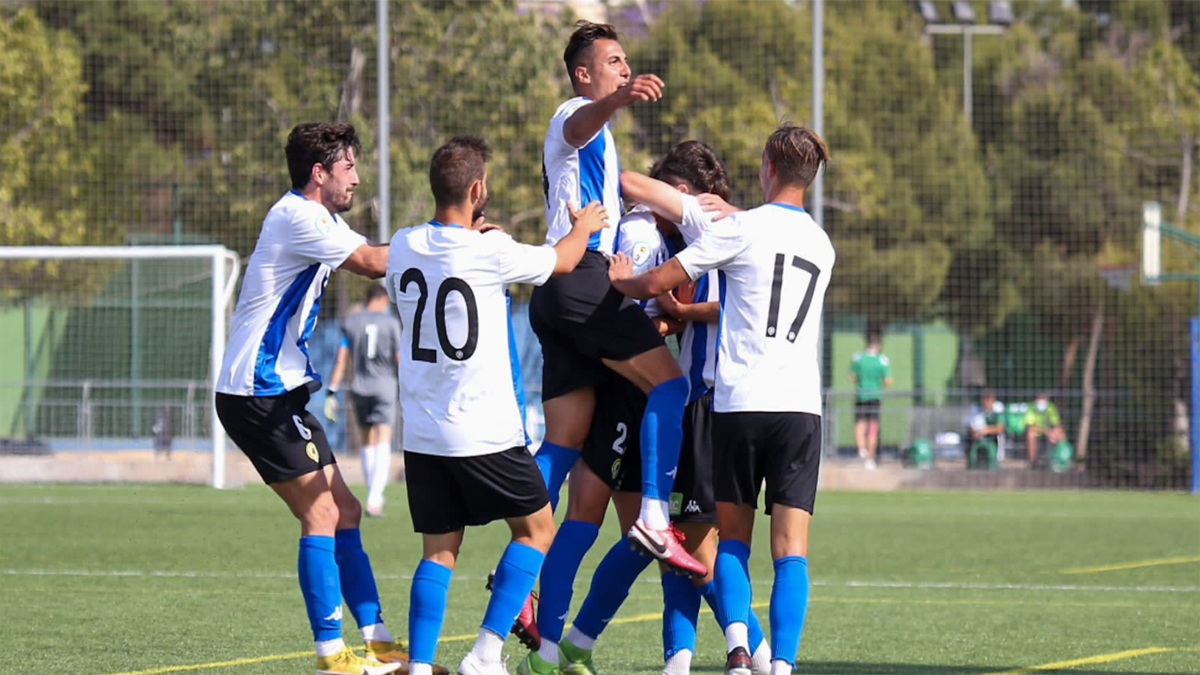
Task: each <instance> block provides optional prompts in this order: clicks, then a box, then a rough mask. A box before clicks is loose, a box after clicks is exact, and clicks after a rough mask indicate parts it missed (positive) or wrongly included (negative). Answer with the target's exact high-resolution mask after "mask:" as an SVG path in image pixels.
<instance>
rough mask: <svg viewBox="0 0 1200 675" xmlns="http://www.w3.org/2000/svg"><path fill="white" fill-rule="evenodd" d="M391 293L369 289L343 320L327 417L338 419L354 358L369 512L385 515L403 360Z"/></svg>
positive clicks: (355, 401)
mask: <svg viewBox="0 0 1200 675" xmlns="http://www.w3.org/2000/svg"><path fill="white" fill-rule="evenodd" d="M388 307H389V303H388V294H387V290H386V289H385V288H384V287H383V286H378V285H375V284H372V285H371V287H370V288H368V289H367V297H366V305H365V306H364V307H363V309H362V310H361V311H358V312H355V313H354V314H351V315H350V316H348V317H346V318H345V319H344V320H343V321H342V342H341V344H340V345H338V350H337V358H336V359H335V360H334V363H333V372H332V373H330V375H329V390H328V393H327V395H326V396H325V417H326V418H327V419H329V421H331V422H335V421H337V409H338V405H337V396H336V394H337V391H338V387H340V386H341V384H342V378H343V376H344V374H345V372H346V364H347V362H348V361H350V360H351V359H353V360H354V363H353V366H352V369H353V372H354V376H353V379H352V380H351V381H350V401H351V402H352V403H353V405H354V419H355V420H357V421H358V429H359V437H360V438H361V440H362V448H361V449H360V450H359V457H361V458H362V467H363V477H364V478H365V479H366V481H367V515H368V516H382V515H383V502H384V498H383V490H384V488H386V487H387V483H388V474H389V473H391V468H392V425H393V424H395V423H396V371H397V369H398V368H399V366H400V322H399V321H397V320H396V317H395V315H394V314H392V312H391V311H390V310H389V309H388Z"/></svg>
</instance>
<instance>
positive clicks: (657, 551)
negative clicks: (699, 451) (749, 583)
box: [604, 345, 708, 576]
mask: <svg viewBox="0 0 1200 675" xmlns="http://www.w3.org/2000/svg"><path fill="white" fill-rule="evenodd" d="M604 365H606V366H608V367H609V368H611V369H613V370H614V371H616V372H617V373H618V374H620V375H621V376H622V377H624V378H625V379H626V380H629V382H631V383H632V384H634V385H635V386H637V387H638V388H639V389H641V390H642V391H643V392H645V393H646V398H647V400H646V412H645V414H644V415H643V417H642V425H641V448H642V506H641V514H640V516H639V517H638V520H637V522H636V523H634V525H633V527H632V528H630V530H629V539H630V541H634V542H636V543H637V544H638V545H640V546H642V547H643V548H644V549H645V550H646V551H647V552H648V553H650V554H651V555H653V556H654V557H655V558H658V559H659V560H661V561H663V562H665V563H667V564H668V565H671V566H672V567H675V568H677V569H679V570H681V571H683V572H686V573H688V574H691V575H693V576H703V575H705V574H706V573H707V572H708V569H707V568H705V567H704V566H703V565H701V564H700V563H699V562H697V561H696V559H695V558H693V557H692V556H691V555H690V554H689V553H688V552H687V551H685V550H684V549H683V546H682V545H681V544H680V542H679V540H678V538H677V537H676V536H675V535H674V534H673V533H672V531H671V529H670V517H669V515H668V512H667V511H668V507H667V498H668V497H669V496H670V494H671V488H672V486H673V484H674V482H675V470H676V468H677V466H678V464H679V450H680V443H681V442H682V439H683V408H684V406H685V405H686V404H687V397H688V382H687V379H685V378H684V377H683V373H682V371H680V369H679V363H678V362H676V361H675V358H674V357H673V356H671V352H670V350H668V349H667V348H666V346H665V345H664V346H660V347H655V348H654V349H651V350H649V351H646V352H643V353H641V354H638V355H637V356H634V357H633V358H630V359H626V360H625V361H609V360H605V361H604Z"/></svg>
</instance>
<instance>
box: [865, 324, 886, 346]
mask: <svg viewBox="0 0 1200 675" xmlns="http://www.w3.org/2000/svg"><path fill="white" fill-rule="evenodd" d="M876 342H883V331H882V330H880V329H879V328H876V327H874V326H873V327H871V328H868V329H867V344H874V343H876Z"/></svg>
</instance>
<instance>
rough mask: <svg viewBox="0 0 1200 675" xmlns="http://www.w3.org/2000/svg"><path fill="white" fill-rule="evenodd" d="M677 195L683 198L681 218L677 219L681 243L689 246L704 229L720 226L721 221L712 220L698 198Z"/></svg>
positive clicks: (681, 194)
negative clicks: (681, 238)
mask: <svg viewBox="0 0 1200 675" xmlns="http://www.w3.org/2000/svg"><path fill="white" fill-rule="evenodd" d="M679 196H680V198H682V200H683V219H682V220H681V221H679V234H680V236H682V237H683V243H684V244H686V245H688V246H691V245H692V242H694V241H696V240H697V239H699V238H700V235H701V234H702V233H703V232H704V231H705V230H708V229H710V228H712V227H715V226H720V224H721V223H720V222H714V221H713V220H712V217H711V216H710V215H709V214H708V213H707V212H706V211H705V210H704V207H702V206H700V200H699V199H696V198H695V197H694V196H692V195H689V194H683V193H680V194H679Z"/></svg>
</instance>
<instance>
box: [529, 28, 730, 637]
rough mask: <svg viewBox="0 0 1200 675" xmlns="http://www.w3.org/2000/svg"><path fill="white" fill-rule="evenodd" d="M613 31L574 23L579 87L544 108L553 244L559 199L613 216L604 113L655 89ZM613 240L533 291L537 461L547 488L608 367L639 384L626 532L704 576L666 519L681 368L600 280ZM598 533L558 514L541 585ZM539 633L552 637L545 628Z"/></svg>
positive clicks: (657, 94) (568, 574) (558, 230)
mask: <svg viewBox="0 0 1200 675" xmlns="http://www.w3.org/2000/svg"><path fill="white" fill-rule="evenodd" d="M617 37H618V36H617V32H616V30H615V29H614V28H613V27H612V26H609V25H607V24H594V23H589V22H580V23H579V24H577V28H576V30H575V32H574V33H573V34H572V35H571V38H570V40H569V42H568V44H567V48H566V50H565V51H564V53H563V61H564V62H565V64H566V67H567V73H568V75H569V76H570V79H571V85H572V87H573V89H574V91H575V94H576V96H575V97H574V98H572V99H570V100H568V101H566V102H565V103H563V104H562V105H560V106H559V108H558V110H557V111H556V112H555V114H554V116H553V117H552V118H551V120H550V126H549V129H548V130H547V132H546V138H545V144H544V146H543V180H544V184H545V189H546V221H547V227H548V231H547V235H546V241H547V242H548V243H551V244H553V243H555V242H556V241H558V239H559V238H560V237H562V236H563V235H564V234H565V233H566V232H567V229H568V225H569V220H568V218H567V212H566V209H565V206H564V205H565V204H566V203H568V202H574V203H584V202H589V201H592V200H599V201H601V202H603V203H604V205H605V207H606V208H607V210H608V212H609V214H611V216H612V218H613V219H616V218H617V217H618V215H619V214H620V213H621V201H620V189H619V180H620V177H619V162H618V159H617V152H616V147H615V144H614V142H613V137H612V133H611V132H610V131H609V128H608V122H609V119H610V118H611V117H612V116H613V115H614V114H615V113H616V112H617V111H618V110H620V109H621V108H624V107H627V106H629V105H631V104H632V103H633V102H635V101H657V100H658V99H659V98H661V97H662V81H661V80H660V79H659V78H658V77H657V76H655V75H638V76H636V77H632V76H631V73H630V70H629V66H628V63H627V61H626V57H625V51H624V50H623V49H622V48H621V44H620V43H619V42H618V41H617ZM616 239H617V230H616V229H609V230H605V231H603V232H601V233H599V234H598V235H594V236H593V237H592V238H591V239H590V240H589V242H588V252H587V253H586V254H584V257H583V260H582V261H581V262H580V264H579V266H578V267H577V268H576V269H575V271H574V272H573V273H571V274H568V275H566V276H564V277H562V278H559V279H552V280H551V281H550V282H549V283H547V284H546V285H544V286H542V287H540V288H537V289H534V292H533V296H532V298H531V300H530V304H529V314H530V324H531V325H532V327H533V330H534V332H535V333H536V334H537V336H538V340H539V341H540V342H541V345H542V355H543V358H544V368H543V383H542V398H543V401H544V403H543V406H544V410H545V417H546V436H545V441H544V442H543V443H542V446H541V447H540V448H539V450H538V454H537V461H538V465H539V466H540V467H541V468H542V472H543V475H544V476H545V478H546V482H547V485H548V486H549V488H550V494H551V495H552V497H553V498H555V499H556V498H557V493H558V490H559V486H560V485H561V484H562V482H563V479H564V477H565V476H566V474H567V472H568V471H569V470H570V468H571V467H572V466H573V465H574V464H575V462H576V460H577V459H578V457H579V449H580V448H581V447H582V446H583V443H584V439H586V438H587V435H588V429H589V428H590V426H591V421H592V413H593V410H594V408H595V386H596V385H597V384H599V383H601V382H603V381H604V380H605V379H606V378H607V377H608V372H609V369H611V370H613V371H616V372H617V373H618V374H620V375H621V376H622V377H624V378H625V379H626V380H628V381H630V382H631V383H633V384H634V385H635V386H637V388H638V389H640V390H641V391H643V392H646V393H647V405H646V412H645V416H644V423H643V424H642V426H641V445H642V451H643V452H642V459H641V461H642V497H641V507H640V509H639V511H640V514H639V517H638V519H637V521H636V522H635V523H634V525H633V526H632V527H631V528H630V530H629V539H630V540H631V541H634V542H636V543H637V544H638V545H639V546H641V547H643V548H645V549H646V550H647V551H649V552H650V553H651V554H652V555H654V556H655V557H657V558H659V559H662V560H665V561H666V562H667V563H668V564H670V565H673V566H675V567H677V568H679V569H681V570H683V571H686V572H688V573H691V574H701V575H702V574H704V573H705V572H706V571H707V570H705V569H704V567H703V566H702V565H700V564H699V563H698V562H696V560H695V559H694V558H692V557H691V556H690V555H688V553H687V552H686V551H684V550H683V547H682V546H681V545H680V543H679V541H678V539H677V538H676V537H675V535H674V534H673V533H672V532H671V530H670V529H669V525H670V522H669V518H668V514H667V501H666V500H667V498H668V496H669V495H670V492H671V486H672V484H673V482H674V473H675V468H676V464H677V462H678V459H679V444H680V440H681V435H682V425H683V407H684V405H685V404H686V402H687V395H688V385H687V379H686V378H685V377H683V373H682V371H680V370H679V365H678V364H677V363H676V362H675V359H674V358H673V357H672V356H671V353H670V351H668V350H667V348H666V344H665V343H664V342H663V338H662V337H661V336H660V335H659V334H658V331H657V330H656V329H655V327H654V325H653V324H652V323H651V322H650V320H649V319H648V318H647V317H646V314H645V312H644V311H642V308H641V307H640V306H639V305H638V304H637V303H635V302H633V301H631V300H629V299H627V298H625V297H623V296H621V295H620V294H619V293H616V292H614V291H613V289H612V287H611V285H610V284H609V282H608V278H607V260H606V258H607V256H609V255H611V254H612V252H613V251H614V249H615V245H614V243H615V241H616ZM597 532H598V529H597V527H596V526H595V525H594V524H593V523H587V522H582V521H576V520H570V519H568V520H567V521H565V522H564V523H563V525H562V526H561V527H560V529H559V532H558V534H557V535H556V537H555V546H554V549H553V550H552V551H551V552H550V554H549V555H548V556H547V560H546V565H545V568H544V570H543V573H542V593H543V595H547V594H554V593H557V592H558V590H561V589H562V588H563V587H566V586H569V584H570V583H571V582H570V580H571V579H573V578H574V577H575V572H576V571H577V570H578V568H579V562H580V561H581V560H582V559H583V555H584V553H585V552H586V551H587V550H588V548H590V547H591V545H592V543H593V542H594V541H595V540H596V535H597ZM555 589H558V590H555ZM548 591H549V592H548ZM545 616H546V612H545V611H542V612H540V613H539V618H542V617H545ZM524 618H526V617H524V613H523V619H524ZM540 627H541V626H540V625H539V628H540ZM547 633H548V634H549V635H550V636H551V639H553V633H554V631H552V630H551V631H547Z"/></svg>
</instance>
